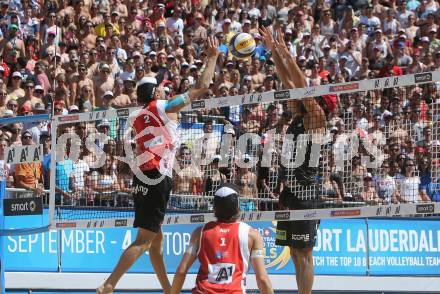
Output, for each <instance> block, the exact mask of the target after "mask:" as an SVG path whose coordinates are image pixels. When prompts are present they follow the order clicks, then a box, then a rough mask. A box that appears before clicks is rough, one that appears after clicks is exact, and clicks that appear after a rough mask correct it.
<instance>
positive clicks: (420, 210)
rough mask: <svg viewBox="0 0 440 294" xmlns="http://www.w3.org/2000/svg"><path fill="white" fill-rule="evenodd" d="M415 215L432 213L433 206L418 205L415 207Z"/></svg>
mask: <svg viewBox="0 0 440 294" xmlns="http://www.w3.org/2000/svg"><path fill="white" fill-rule="evenodd" d="M416 211H417V213H433V212H434V204H418V205H417V206H416Z"/></svg>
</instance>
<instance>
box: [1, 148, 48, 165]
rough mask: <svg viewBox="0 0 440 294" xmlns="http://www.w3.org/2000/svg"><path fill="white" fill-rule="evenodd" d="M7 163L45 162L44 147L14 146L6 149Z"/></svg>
mask: <svg viewBox="0 0 440 294" xmlns="http://www.w3.org/2000/svg"><path fill="white" fill-rule="evenodd" d="M5 154H7V155H6V163H9V164H14V163H22V162H34V161H42V160H43V145H42V144H38V145H25V146H12V147H8V148H6V151H5Z"/></svg>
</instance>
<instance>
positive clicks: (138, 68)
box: [135, 65, 145, 81]
mask: <svg viewBox="0 0 440 294" xmlns="http://www.w3.org/2000/svg"><path fill="white" fill-rule="evenodd" d="M135 72H136V74H135V80H136V81H140V80H141V79H142V78H143V77H144V76H145V69H144V66H143V65H139V66H136V71H135Z"/></svg>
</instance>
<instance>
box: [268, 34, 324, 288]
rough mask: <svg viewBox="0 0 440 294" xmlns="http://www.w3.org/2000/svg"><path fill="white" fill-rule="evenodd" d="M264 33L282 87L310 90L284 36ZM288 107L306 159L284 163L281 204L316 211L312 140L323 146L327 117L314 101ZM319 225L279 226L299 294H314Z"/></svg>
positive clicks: (292, 130)
mask: <svg viewBox="0 0 440 294" xmlns="http://www.w3.org/2000/svg"><path fill="white" fill-rule="evenodd" d="M261 33H262V36H263V39H264V41H265V43H266V46H267V47H268V49H270V50H272V57H273V59H274V62H275V66H276V68H277V72H278V76H279V78H280V79H281V82H282V83H283V87H284V88H285V89H292V88H305V87H307V83H306V79H305V77H304V74H303V72H302V71H301V69H300V68H299V67H298V65H297V64H296V61H295V58H294V57H293V56H292V55H291V54H290V52H289V50H288V48H287V46H286V44H285V43H284V39H283V34H282V32H281V31H277V32H276V33H277V35H278V37H277V38H276V39H274V38H273V36H272V33H271V32H270V31H269V30H267V29H266V28H263V29H262V30H261ZM287 103H288V108H289V110H291V111H292V113H293V120H292V123H291V125H290V126H289V128H288V131H287V134H292V135H293V140H294V141H296V143H297V144H296V150H295V151H293V153H295V152H297V154H300V153H303V152H304V151H305V156H304V161H303V162H302V164H301V165H300V166H298V167H296V168H287V167H286V166H285V164H286V163H284V162H281V163H282V165H284V166H283V167H282V177H283V183H284V187H283V190H282V191H281V194H280V199H279V204H280V207H281V209H296V210H298V209H310V208H313V203H314V202H316V197H317V193H316V192H317V184H316V179H315V178H316V176H317V173H318V169H317V167H313V165H315V163H317V162H319V158H318V159H317V158H315V157H316V156H318V157H319V152H318V154H317V153H316V152H312V141H311V138H312V136H314V143H316V144H320V142H319V138H322V137H323V136H324V134H325V124H326V118H325V113H324V110H323V109H322V108H321V106H320V105H319V103H318V102H317V101H316V100H315V98H304V99H301V100H289V101H288V102H287ZM301 144H304V145H303V146H305V149H301V151H299V147H298V146H300V145H301ZM303 150H304V151H303ZM313 155H314V156H313ZM293 158H295V157H293ZM318 225H319V220H305V221H284V222H278V225H277V238H276V244H277V245H281V246H289V248H290V254H291V256H292V260H293V263H294V264H295V269H296V281H297V284H298V293H300V294H309V293H311V291H312V286H313V279H314V272H313V256H312V252H313V247H314V245H315V240H316V232H317V229H318Z"/></svg>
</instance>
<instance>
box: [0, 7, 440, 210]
mask: <svg viewBox="0 0 440 294" xmlns="http://www.w3.org/2000/svg"><path fill="white" fill-rule="evenodd" d="M439 24H440V10H439V3H438V1H434V0H423V1H419V0H408V1H406V0H371V1H369V0H309V1H303V0H246V1H236V0H222V1H207V0H191V1H190V0H170V1H163V2H161V1H157V0H151V1H148V0H144V1H142V0H139V1H134V0H101V1H94V0H31V1H28V0H21V1H20V0H13V1H2V2H1V3H0V117H1V118H13V117H16V116H31V115H36V114H54V115H66V114H72V113H78V112H92V111H97V110H107V109H117V108H127V107H135V106H137V100H136V83H137V81H138V80H140V79H141V78H142V77H144V76H151V77H156V79H157V80H158V82H159V83H160V85H161V86H160V88H159V91H158V95H162V97H164V99H167V98H169V97H172V96H174V95H176V94H180V93H184V92H185V91H187V90H188V89H189V88H190V87H191V86H192V85H194V84H195V82H196V81H197V79H199V78H200V76H201V72H202V70H203V67H204V64H205V60H206V55H205V54H204V52H203V49H204V46H205V40H206V37H207V36H208V35H211V36H215V37H216V38H217V39H218V40H219V43H220V45H219V50H220V52H221V54H220V57H219V60H218V64H217V67H216V74H215V77H214V80H213V81H212V84H211V89H210V91H209V92H208V93H207V94H206V97H205V98H206V99H210V98H214V97H227V96H233V95H242V94H249V93H260V92H267V91H276V90H279V89H281V88H282V85H281V82H280V80H279V78H278V76H277V70H276V69H275V67H274V63H273V60H272V58H271V52H270V51H268V50H267V49H266V48H265V46H264V44H263V42H262V37H261V35H260V34H259V28H260V27H267V28H269V29H271V30H272V31H273V32H275V31H276V30H277V29H281V31H282V32H283V37H284V40H285V41H286V44H287V46H288V48H289V49H290V52H291V54H292V55H293V56H294V57H295V58H296V60H297V63H298V65H299V66H300V68H301V69H302V70H303V72H304V74H305V76H306V78H307V82H308V84H309V85H310V86H317V85H325V84H329V83H341V82H349V81H361V80H364V79H372V78H378V77H388V76H399V75H403V74H414V73H422V72H426V71H436V70H438V68H439V67H440V27H439ZM237 32H247V33H250V34H252V35H253V37H254V39H255V41H256V43H257V48H256V51H255V53H254V54H253V56H252V57H251V58H248V59H236V58H235V57H233V56H232V54H231V52H230V50H229V41H230V40H231V38H232V36H234V34H236V33H237ZM439 86H440V85H439V84H438V82H437V83H435V82H434V83H429V84H424V85H419V86H410V87H400V88H390V89H385V90H384V89H377V90H372V91H368V92H357V93H353V94H340V95H336V94H329V95H324V96H322V97H318V98H317V99H319V101H320V103H322V105H323V107H324V108H325V111H326V115H327V122H328V124H327V131H328V135H331V140H330V142H329V143H328V144H327V145H326V146H325V148H323V155H322V158H321V166H322V171H321V172H320V174H319V175H318V178H319V180H320V182H321V183H322V185H321V186H322V189H320V195H318V196H319V199H321V200H322V201H323V202H326V201H330V202H333V203H335V202H337V203H342V202H344V201H363V202H371V203H396V202H420V201H440V179H438V177H439V176H440V174H437V173H436V170H437V169H438V162H437V160H436V159H437V156H438V155H439V151H440V142H439V141H437V140H436V139H435V138H436V132H438V128H437V127H436V123H437V119H438V115H437V113H438V110H439V109H438V108H439V107H438V104H437V103H440V100H439V98H440V97H439V94H440V91H439V90H440V89H439ZM294 115H295V114H294V113H292V109H288V108H287V104H286V103H281V102H274V103H259V104H253V105H237V106H232V107H221V108H218V109H209V110H203V109H202V110H197V111H193V112H191V113H182V114H181V120H182V124H184V125H187V126H188V125H189V127H187V128H186V129H184V131H185V132H186V133H187V134H189V135H187V138H186V140H184V141H185V142H183V144H182V146H181V148H180V150H179V152H178V154H177V163H176V164H177V165H179V170H180V172H179V173H175V175H174V178H175V180H174V189H173V193H174V194H178V195H196V196H197V195H199V197H200V195H212V191H214V190H215V188H216V187H217V185H218V184H219V183H221V182H223V181H234V182H236V183H237V184H239V186H240V188H241V193H242V196H243V197H244V198H251V199H256V198H259V199H263V198H265V199H273V201H274V203H276V199H277V197H278V195H279V193H280V189H282V186H283V183H282V177H280V176H279V166H280V154H281V151H282V150H281V149H282V148H281V147H280V146H281V144H279V143H280V142H282V138H281V139H280V140H278V141H277V142H278V143H277V144H276V146H275V150H273V151H274V153H273V154H274V155H273V159H272V165H271V167H262V166H260V165H256V166H254V167H250V168H239V167H237V166H236V165H235V164H234V160H235V157H234V156H229V157H228V154H227V153H224V152H223V151H221V150H223V149H222V148H221V147H222V144H223V143H224V142H223V140H222V137H221V136H222V135H224V134H228V135H231V136H232V137H233V138H238V137H239V136H241V135H242V134H245V133H256V134H259V135H260V136H261V137H262V144H261V146H260V147H258V148H257V147H254V148H249V150H248V152H247V153H246V154H241V155H240V157H241V160H244V162H249V161H250V158H253V157H254V156H257V157H258V156H261V148H262V146H264V144H265V143H266V141H265V138H267V134H268V133H270V132H271V131H275V132H276V133H278V134H284V133H285V132H286V130H287V128H288V126H289V124H290V122H291V120H292V117H293V116H294ZM196 125H203V127H202V130H203V131H200V129H199V131H198V132H196V131H195V130H194V129H192V126H196ZM123 126H124V121H123V120H122V119H114V120H106V119H103V120H100V121H97V122H96V123H95V122H89V123H87V122H85V123H76V124H73V125H67V124H66V125H62V127H60V129H59V130H58V132H59V135H60V134H62V133H69V132H70V133H76V134H77V135H78V136H79V137H80V138H81V139H85V138H86V137H87V136H89V135H90V134H96V133H102V134H105V135H107V136H109V140H108V141H107V142H105V143H101V145H100V146H99V148H100V149H101V150H103V151H104V152H105V154H106V156H105V158H104V159H105V160H104V161H103V164H101V166H100V167H94V162H95V161H96V158H95V157H96V155H95V154H94V153H93V152H90V150H89V149H88V148H87V147H86V146H85V140H83V141H82V144H81V146H80V147H79V148H80V156H79V158H78V159H75V160H74V161H73V160H72V159H67V156H61V159H60V160H58V159H57V163H56V167H57V168H56V183H57V191H56V192H57V193H56V194H57V198H56V199H57V203H62V204H65V205H110V206H119V205H122V206H126V205H131V204H132V200H131V199H130V197H129V192H130V189H131V179H132V171H131V170H130V168H129V166H128V164H127V163H124V162H121V161H118V160H116V156H123V155H124V152H125V151H124V149H123V148H121V147H122V146H123V145H124V144H123V142H122V138H121V136H120V134H121V130H122V128H123ZM353 132H354V133H355V134H356V136H358V138H360V140H361V144H360V147H359V150H358V151H359V152H358V154H357V155H356V156H355V157H354V158H353V160H346V161H345V163H344V165H343V166H339V165H338V164H336V160H335V158H334V157H335V156H334V153H333V152H329V150H334V149H335V148H336V149H337V150H341V152H345V150H346V149H347V144H348V143H347V142H348V141H349V140H348V137H349V135H348V134H353ZM196 134H198V135H197V136H199V137H200V135H202V134H203V135H204V137H205V141H203V142H202V143H201V144H199V145H200V146H199V147H197V146H196V145H197V144H196V143H194V142H193V140H191V139H188V138H194V137H195V136H196ZM51 140H54V138H51V136H50V123H49V121H40V122H27V121H26V122H14V123H1V128H0V156H4V154H3V153H4V152H3V151H4V150H5V149H6V148H7V147H8V146H19V145H32V144H38V143H40V144H42V145H43V150H44V160H43V161H42V162H41V163H40V162H33V163H21V164H15V165H10V164H7V163H5V160H4V157H0V168H1V171H2V173H1V175H0V176H2V177H3V180H4V181H7V185H8V187H15V188H23V189H26V190H28V191H29V192H30V193H33V194H38V195H40V194H42V193H43V190H44V189H48V188H49V173H50V161H51ZM199 143H200V140H199ZM369 144H370V145H371V144H372V145H374V146H375V147H376V148H378V149H379V150H381V151H382V153H383V154H384V157H385V160H384V161H383V163H382V164H381V166H380V167H378V168H371V167H367V166H366V163H365V162H364V161H363V160H361V159H362V156H370V157H371V152H370V151H369V150H367V149H368V148H366V146H368V145H369ZM70 148H72V147H70ZM70 148H66V149H65V150H63V152H65V155H68V154H69V152H70ZM197 148H199V149H197ZM195 150H197V152H195ZM194 154H203V155H205V156H207V157H208V158H209V162H210V163H208V164H207V165H205V166H204V167H203V168H196V167H195V166H194V165H192V164H191V162H192V161H193V159H192V156H194ZM225 157H228V159H227V160H226V162H227V167H223V168H222V167H219V166H218V165H219V162H221V161H222V160H224V159H225ZM237 158H238V157H237ZM267 203H271V204H270V205H268V204H267ZM267 203H266V202H265V201H261V202H260V201H254V200H249V201H248V202H246V201H243V206H242V208H243V209H248V210H252V209H271V208H274V207H276V205H275V204H273V205H272V202H267Z"/></svg>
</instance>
